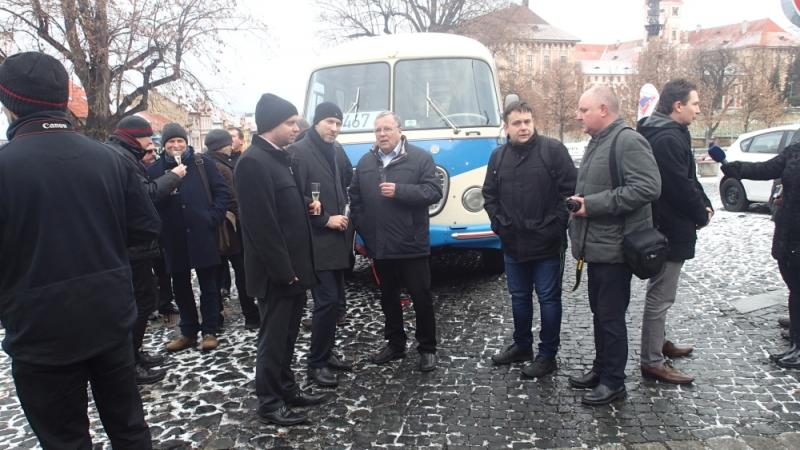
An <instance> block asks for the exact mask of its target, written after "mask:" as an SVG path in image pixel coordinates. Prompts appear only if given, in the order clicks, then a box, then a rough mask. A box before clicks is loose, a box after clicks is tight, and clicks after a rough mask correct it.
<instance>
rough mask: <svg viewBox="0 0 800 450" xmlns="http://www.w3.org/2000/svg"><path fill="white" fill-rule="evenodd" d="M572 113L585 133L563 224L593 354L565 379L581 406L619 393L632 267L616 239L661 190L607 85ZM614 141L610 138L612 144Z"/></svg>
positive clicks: (633, 227) (647, 216) (644, 146)
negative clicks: (581, 285) (582, 272)
mask: <svg viewBox="0 0 800 450" xmlns="http://www.w3.org/2000/svg"><path fill="white" fill-rule="evenodd" d="M577 119H578V121H579V122H581V125H582V127H583V131H584V132H586V133H588V134H589V135H591V136H592V139H591V140H590V141H589V145H588V146H587V147H586V153H585V155H584V157H583V160H582V161H581V167H580V169H579V170H578V182H577V184H576V186H575V192H576V195H575V196H574V197H571V199H572V200H573V201H575V202H578V204H579V205H580V209H579V210H578V211H577V212H575V213H573V220H572V221H571V223H570V226H569V235H570V239H571V241H572V255H573V256H574V257H575V259H581V258H583V259H584V260H585V261H586V262H587V263H588V265H589V270H588V271H589V287H588V290H589V305H590V307H591V309H592V314H593V319H594V343H595V360H594V364H593V367H592V370H591V371H589V372H588V373H586V374H584V375H582V376H580V377H570V379H569V380H570V383H571V384H572V385H573V386H575V387H579V388H593V390H592V391H591V392H589V393H587V394H586V395H584V396H583V399H582V402H583V403H584V404H587V405H604V404H608V403H611V402H612V401H614V400H616V399H619V398H623V397H625V395H626V392H625V384H624V381H625V365H626V363H627V361H628V331H627V328H626V325H625V311H626V310H627V309H628V303H629V302H630V296H631V276H632V272H631V269H630V268H629V267H628V266H627V265H626V264H625V260H624V258H623V254H622V240H623V237H624V236H625V235H626V234H628V233H631V232H634V231H638V230H642V229H645V228H648V227H652V225H653V220H652V214H651V207H650V203H651V202H653V201H655V200H656V199H658V196H659V194H660V192H661V177H660V176H659V173H658V166H656V162H655V159H654V158H653V152H652V151H651V150H650V145H649V144H648V143H647V141H646V140H645V139H644V138H643V137H642V136H641V135H640V134H639V133H636V132H635V131H633V130H631V129H628V127H627V126H626V125H625V122H624V121H623V120H622V119H621V118H620V117H619V100H618V99H617V96H616V95H615V94H614V92H613V91H612V90H611V89H610V88H609V87H607V86H595V87H593V88H591V89H589V90H588V91H586V92H585V93H584V94H583V95H582V96H581V98H580V101H579V102H578V111H577ZM615 140H616V142H614V141H615ZM612 144H615V152H616V160H617V169H618V171H619V179H620V186H617V187H613V181H612V178H611V172H610V168H609V156H610V153H611V146H612Z"/></svg>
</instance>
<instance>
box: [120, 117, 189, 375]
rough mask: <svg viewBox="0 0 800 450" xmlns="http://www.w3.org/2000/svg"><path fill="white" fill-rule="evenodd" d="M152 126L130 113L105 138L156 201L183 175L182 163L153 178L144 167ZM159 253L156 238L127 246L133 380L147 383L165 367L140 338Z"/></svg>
mask: <svg viewBox="0 0 800 450" xmlns="http://www.w3.org/2000/svg"><path fill="white" fill-rule="evenodd" d="M152 136H153V128H152V127H151V126H150V122H148V121H147V120H145V119H144V118H143V117H140V116H137V115H130V116H127V117H125V118H123V119H122V120H120V121H119V123H118V124H117V127H116V128H115V129H114V132H113V133H112V134H111V136H110V137H109V138H108V142H107V144H108V146H109V147H111V149H112V150H114V151H115V152H116V153H117V154H119V155H120V156H121V157H122V158H123V160H124V161H125V162H126V163H127V164H128V166H129V167H130V168H131V170H133V171H135V172H136V174H137V175H138V177H139V182H141V183H142V186H144V187H145V190H146V191H147V193H148V195H149V196H150V200H151V201H153V202H156V201H159V200H161V199H163V198H165V197H166V196H168V195H169V193H170V192H172V191H173V190H175V188H177V187H178V185H179V184H180V182H181V178H183V177H184V176H185V175H186V166H185V165H183V164H181V165H180V166H178V167H175V168H173V169H172V170H171V171H169V172H166V173H165V174H163V175H161V176H160V177H158V178H157V179H152V178H151V177H150V176H149V175H148V174H147V171H146V170H145V167H144V164H142V159H143V158H144V156H145V155H146V154H148V153H153V152H155V151H156V149H155V144H154V143H153V139H152ZM160 256H161V253H160V250H159V246H158V240H157V239H153V240H152V241H150V242H147V243H144V244H137V245H131V246H128V258H129V260H130V264H131V274H132V276H133V294H134V297H135V298H136V309H137V316H136V323H135V324H134V326H133V351H134V358H135V359H136V383H137V384H151V383H155V382H158V381H161V380H162V379H163V378H164V376H166V371H164V370H157V369H154V367H155V366H159V365H161V364H162V363H163V362H164V358H163V357H161V356H156V355H150V354H148V353H146V352H144V351H143V350H142V341H143V340H144V333H145V330H146V329H147V320H148V318H149V317H150V313H152V312H153V311H155V309H156V306H157V303H158V300H157V295H156V284H155V279H154V278H153V261H154V260H155V259H156V258H159V257H160Z"/></svg>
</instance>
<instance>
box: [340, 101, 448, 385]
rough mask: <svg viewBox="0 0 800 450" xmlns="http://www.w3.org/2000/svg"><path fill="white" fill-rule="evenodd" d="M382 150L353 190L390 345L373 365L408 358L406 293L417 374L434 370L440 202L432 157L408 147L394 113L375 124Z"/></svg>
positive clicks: (366, 159) (361, 166)
mask: <svg viewBox="0 0 800 450" xmlns="http://www.w3.org/2000/svg"><path fill="white" fill-rule="evenodd" d="M375 138H376V141H377V142H376V143H375V146H374V147H373V148H372V150H371V151H369V152H367V154H365V155H364V156H363V157H362V158H361V160H360V161H359V162H358V165H357V167H356V173H355V175H354V176H353V182H352V184H351V185H350V202H351V211H352V219H353V224H354V225H355V227H356V230H357V231H358V233H359V234H360V235H361V237H362V238H363V239H364V244H365V246H366V249H367V254H368V255H369V257H370V258H372V259H373V260H374V261H375V269H376V271H377V274H378V278H379V279H380V288H381V308H382V309H383V314H384V316H385V324H384V326H385V328H384V335H385V337H386V339H387V340H388V344H387V345H386V346H385V347H384V348H383V349H381V351H379V352H378V353H376V354H374V355H372V357H371V360H372V362H374V363H375V364H385V363H388V362H389V361H392V360H394V359H400V358H403V357H405V354H406V332H405V330H404V329H403V309H402V306H401V305H400V288H401V287H403V286H405V287H406V289H408V291H409V293H410V294H411V299H412V301H413V304H414V311H415V312H416V316H417V329H416V338H417V350H418V351H419V353H420V360H419V369H420V370H421V371H423V372H428V371H431V370H434V369H435V368H436V319H435V317H434V312H433V299H432V298H431V274H430V262H429V258H430V239H429V230H428V227H429V218H428V206H429V205H431V204H434V203H436V202H438V201H439V200H440V199H441V198H442V187H441V185H440V184H439V180H438V178H437V177H436V168H435V166H434V164H433V158H431V155H430V154H429V153H428V152H426V151H424V150H422V149H421V148H419V147H415V146H413V145H411V144H409V143H408V142H407V141H406V138H405V136H403V134H402V130H401V128H400V119H399V118H398V117H397V115H396V114H394V113H393V112H390V111H386V112H382V113H380V114H378V117H377V118H376V119H375Z"/></svg>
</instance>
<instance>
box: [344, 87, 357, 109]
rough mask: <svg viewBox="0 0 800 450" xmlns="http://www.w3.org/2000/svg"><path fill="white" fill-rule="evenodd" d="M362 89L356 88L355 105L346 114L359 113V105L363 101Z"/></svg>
mask: <svg viewBox="0 0 800 450" xmlns="http://www.w3.org/2000/svg"><path fill="white" fill-rule="evenodd" d="M360 99H361V88H356V99H355V100H353V104H352V105H350V107H349V108H347V111H345V114H350V113H351V112H353V113H357V112H358V103H359V102H360V101H361V100H360Z"/></svg>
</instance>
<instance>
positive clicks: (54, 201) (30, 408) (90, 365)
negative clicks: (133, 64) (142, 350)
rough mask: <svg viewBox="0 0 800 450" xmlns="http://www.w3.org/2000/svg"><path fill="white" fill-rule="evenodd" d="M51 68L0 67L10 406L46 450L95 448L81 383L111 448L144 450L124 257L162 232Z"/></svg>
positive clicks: (1, 285)
mask: <svg viewBox="0 0 800 450" xmlns="http://www.w3.org/2000/svg"><path fill="white" fill-rule="evenodd" d="M68 82H69V77H68V75H67V72H66V70H64V67H63V66H62V65H61V63H59V62H58V61H57V60H56V59H55V58H53V57H51V56H48V55H45V54H43V53H38V52H27V53H20V54H16V55H12V56H10V57H8V58H7V59H6V60H5V62H4V63H3V64H2V65H0V103H2V104H3V106H4V108H3V109H4V111H5V113H6V115H8V117H9V119H10V121H11V125H10V127H9V129H8V137H9V140H10V142H9V143H8V144H7V145H6V146H4V147H3V148H2V150H0V255H2V258H0V321H2V323H3V325H4V326H5V329H6V330H5V339H4V340H3V349H4V350H5V351H6V353H8V354H9V356H10V357H11V361H12V369H11V373H12V375H13V377H14V383H15V385H16V390H17V396H18V397H19V401H20V404H21V405H22V409H23V410H24V411H25V416H26V417H27V419H28V423H30V425H31V429H33V432H34V433H36V437H37V438H38V439H39V443H40V444H41V446H42V448H43V449H45V450H49V449H64V448H74V449H77V448H81V449H88V448H92V443H91V436H90V434H89V428H88V426H89V417H88V416H87V407H88V395H87V383H91V388H92V394H93V398H94V402H95V405H96V406H97V411H98V413H99V415H100V419H101V420H102V422H103V426H104V427H105V429H106V433H107V434H108V437H109V440H110V441H111V445H112V446H113V447H114V449H130V450H140V449H150V448H152V442H151V438H150V431H149V429H148V427H147V424H146V423H145V420H144V412H143V410H142V401H141V398H140V397H139V390H138V389H137V387H136V377H135V371H134V358H133V352H132V351H131V349H132V346H133V344H132V342H131V328H132V327H133V324H134V322H135V321H136V303H135V301H134V295H133V287H132V285H131V269H130V265H129V264H128V255H127V250H126V249H127V248H128V247H131V246H136V245H140V244H147V243H149V242H151V241H152V240H153V239H155V238H156V237H158V230H159V227H160V222H159V220H158V215H157V213H156V211H155V209H154V208H153V204H152V202H151V201H150V199H149V198H148V196H147V193H146V192H145V190H144V189H143V186H142V183H141V181H140V179H139V177H138V175H137V173H136V172H135V171H133V170H131V169H130V168H129V167H128V165H127V164H126V163H125V162H124V161H123V160H122V158H120V157H119V156H118V155H116V154H114V152H111V151H109V149H108V147H107V146H105V145H103V144H101V143H99V142H96V141H94V140H92V139H89V138H87V137H85V136H82V135H80V134H78V133H77V132H75V129H74V128H73V126H72V124H71V123H70V122H69V120H68V119H67V116H66V109H67V102H68V99H69V88H68Z"/></svg>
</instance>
